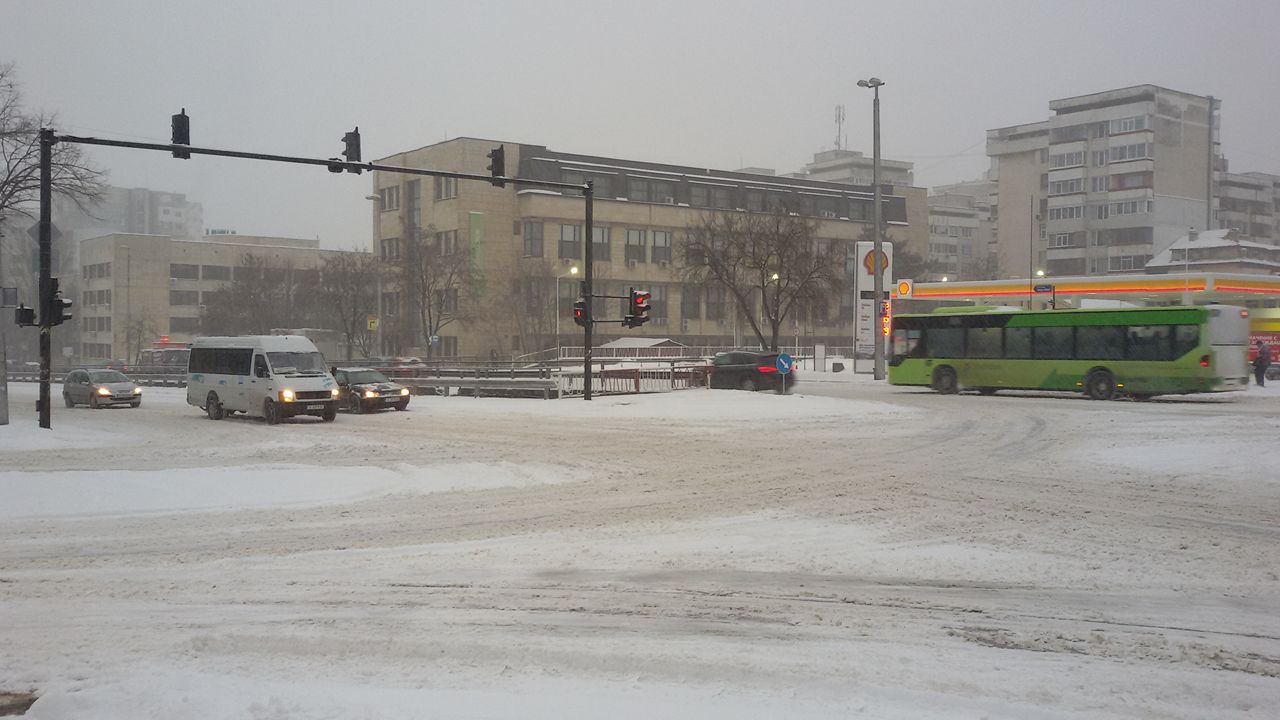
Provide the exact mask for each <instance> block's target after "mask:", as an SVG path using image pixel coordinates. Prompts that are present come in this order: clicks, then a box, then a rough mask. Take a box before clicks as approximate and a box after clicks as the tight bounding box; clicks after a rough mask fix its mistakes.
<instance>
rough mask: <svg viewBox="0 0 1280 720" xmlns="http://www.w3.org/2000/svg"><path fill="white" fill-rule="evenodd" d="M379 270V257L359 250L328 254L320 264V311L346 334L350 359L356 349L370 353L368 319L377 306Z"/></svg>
mask: <svg viewBox="0 0 1280 720" xmlns="http://www.w3.org/2000/svg"><path fill="white" fill-rule="evenodd" d="M380 272H381V270H380V268H379V263H378V259H377V258H375V257H374V256H373V254H372V253H368V252H362V251H358V250H356V251H351V252H344V253H339V254H336V255H329V256H326V257H325V259H324V265H323V266H322V267H321V268H320V284H319V286H318V287H317V288H316V293H315V298H316V301H317V303H318V305H319V315H320V317H321V318H322V320H323V321H324V324H326V325H328V326H331V327H335V328H337V329H338V330H340V331H341V332H342V334H343V337H345V338H346V341H347V359H348V360H350V359H351V358H352V352H353V351H355V350H359V351H360V354H361V355H363V356H365V357H368V355H369V351H370V350H371V349H372V348H373V334H372V333H370V332H369V326H368V322H367V319H368V315H369V313H371V312H373V311H374V310H375V309H376V308H377V306H378V298H377V283H378V274H379V273H380ZM378 322H382V318H378Z"/></svg>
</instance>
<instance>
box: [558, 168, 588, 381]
mask: <svg viewBox="0 0 1280 720" xmlns="http://www.w3.org/2000/svg"><path fill="white" fill-rule="evenodd" d="M586 185H587V186H586V188H584V189H583V191H582V197H584V198H586V201H587V212H586V215H587V218H586V226H587V227H586V232H585V233H583V238H582V241H583V243H585V244H586V247H585V248H583V251H582V257H583V262H584V263H586V267H585V268H583V271H584V272H583V275H582V287H583V293H582V295H583V297H584V298H585V299H586V301H587V307H588V308H590V307H591V304H592V302H593V297H592V295H591V293H592V289H591V276H592V267H591V266H592V265H593V264H594V263H592V262H591V259H592V258H591V246H592V245H593V244H594V242H593V241H594V240H595V238H593V237H592V222H593V219H592V215H593V214H594V212H595V196H596V190H595V181H594V180H588V181H587V184H586ZM556 300H557V302H558V301H559V298H556ZM558 309H559V308H557V310H558ZM587 316H588V317H590V318H594V317H595V314H594V313H593V312H590V311H589V312H588V314H587ZM592 325H595V322H594V321H592V322H588V323H587V324H586V325H583V326H582V399H583V400H590V399H591V326H592Z"/></svg>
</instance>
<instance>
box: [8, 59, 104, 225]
mask: <svg viewBox="0 0 1280 720" xmlns="http://www.w3.org/2000/svg"><path fill="white" fill-rule="evenodd" d="M56 123H57V117H56V116H54V115H46V114H44V113H36V114H29V113H27V112H26V111H25V110H24V109H23V107H22V92H21V90H20V88H19V86H18V82H17V79H16V73H15V72H14V67H13V65H12V64H0V219H3V218H5V217H8V216H10V215H24V216H27V217H34V216H35V211H34V206H35V204H36V203H37V202H38V201H39V199H40V198H39V192H40V129H41V128H46V127H53V126H54V125H55V124H56ZM103 178H104V173H103V171H102V170H100V169H98V168H96V167H94V166H93V165H91V164H90V163H89V162H88V160H87V159H86V158H85V157H84V152H83V148H81V147H80V146H79V145H71V144H67V143H59V144H57V145H54V146H53V177H52V187H53V192H54V193H55V194H58V195H63V196H65V197H67V198H70V199H71V200H73V201H74V202H75V203H76V204H77V205H78V206H79V207H80V208H81V209H87V207H88V206H89V205H90V204H91V203H93V202H95V201H97V200H98V199H99V198H101V197H102V193H103Z"/></svg>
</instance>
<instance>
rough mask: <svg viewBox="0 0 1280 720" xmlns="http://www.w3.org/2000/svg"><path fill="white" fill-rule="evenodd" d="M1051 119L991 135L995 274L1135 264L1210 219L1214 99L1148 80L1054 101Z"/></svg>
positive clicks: (1100, 270)
mask: <svg viewBox="0 0 1280 720" xmlns="http://www.w3.org/2000/svg"><path fill="white" fill-rule="evenodd" d="M1049 109H1050V110H1051V111H1052V112H1053V115H1051V116H1050V117H1049V119H1047V120H1045V121H1041V122H1036V123H1029V124H1025V125H1015V126H1010V127H1005V128H999V129H995V130H989V131H988V132H987V154H988V155H990V156H991V163H992V175H993V177H994V178H995V179H996V180H997V182H998V184H999V185H998V187H999V189H998V196H999V203H1000V212H999V214H1000V222H999V229H998V233H999V242H998V244H999V248H1000V256H1001V275H1002V276H1004V277H1026V276H1027V274H1028V273H1030V272H1034V271H1037V270H1044V271H1045V272H1046V273H1047V274H1049V275H1098V274H1106V273H1118V272H1133V271H1135V270H1139V271H1140V270H1141V269H1142V267H1143V266H1144V265H1145V264H1146V262H1147V261H1148V260H1149V259H1150V258H1151V257H1152V256H1153V255H1155V254H1157V253H1159V252H1161V251H1162V250H1164V249H1166V248H1168V247H1169V246H1170V245H1171V244H1172V243H1173V242H1174V241H1175V240H1176V239H1177V238H1179V237H1181V236H1183V235H1185V234H1186V233H1187V230H1188V228H1198V229H1201V230H1203V229H1205V228H1206V226H1207V225H1212V224H1213V220H1212V218H1211V210H1212V208H1211V205H1212V200H1211V198H1212V197H1213V196H1214V181H1213V177H1212V172H1211V169H1212V170H1223V169H1225V163H1223V162H1222V160H1221V157H1220V153H1219V145H1218V130H1217V128H1218V121H1217V114H1218V102H1217V101H1216V100H1213V99H1212V98H1209V97H1202V96H1199V95H1191V94H1188V93H1183V92H1177V91H1174V90H1169V89H1166V88H1162V87H1157V86H1155V85H1139V86H1136V87H1130V88H1123V89H1119V90H1109V91H1106V92H1100V93H1094V94H1090V95H1081V96H1078V97H1071V98H1064V99H1061V100H1054V101H1052V102H1050V103H1049Z"/></svg>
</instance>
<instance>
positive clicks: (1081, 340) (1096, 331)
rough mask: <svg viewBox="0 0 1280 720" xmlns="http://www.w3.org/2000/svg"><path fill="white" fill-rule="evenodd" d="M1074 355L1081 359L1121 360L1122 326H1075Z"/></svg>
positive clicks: (1122, 347) (1122, 357)
mask: <svg viewBox="0 0 1280 720" xmlns="http://www.w3.org/2000/svg"><path fill="white" fill-rule="evenodd" d="M1076 357H1077V358H1080V359H1081V360H1123V359H1124V328H1122V327H1119V326H1116V325H1083V326H1081V327H1078V328H1076Z"/></svg>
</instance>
